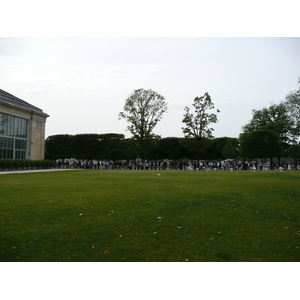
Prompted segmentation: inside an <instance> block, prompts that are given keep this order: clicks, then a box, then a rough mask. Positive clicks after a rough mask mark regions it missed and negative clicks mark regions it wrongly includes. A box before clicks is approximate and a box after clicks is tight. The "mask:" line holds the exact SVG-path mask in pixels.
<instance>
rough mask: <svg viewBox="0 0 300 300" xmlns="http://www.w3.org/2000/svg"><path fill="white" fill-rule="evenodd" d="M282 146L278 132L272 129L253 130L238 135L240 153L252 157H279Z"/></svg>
mask: <svg viewBox="0 0 300 300" xmlns="http://www.w3.org/2000/svg"><path fill="white" fill-rule="evenodd" d="M282 154H283V148H282V145H281V143H280V140H279V134H278V132H276V131H274V130H255V131H251V132H248V133H242V134H241V135H240V155H241V156H244V157H248V158H250V159H253V158H261V159H263V158H272V157H278V158H279V157H281V156H282Z"/></svg>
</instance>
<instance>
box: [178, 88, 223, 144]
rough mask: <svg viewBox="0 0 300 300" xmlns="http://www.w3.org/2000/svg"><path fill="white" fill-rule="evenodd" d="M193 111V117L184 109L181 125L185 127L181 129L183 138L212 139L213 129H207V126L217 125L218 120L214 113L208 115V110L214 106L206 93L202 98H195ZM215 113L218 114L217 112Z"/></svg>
mask: <svg viewBox="0 0 300 300" xmlns="http://www.w3.org/2000/svg"><path fill="white" fill-rule="evenodd" d="M192 105H193V107H194V109H195V115H194V114H192V113H190V109H189V108H188V107H187V106H186V107H185V109H184V110H185V114H184V118H183V120H182V123H184V124H185V127H182V130H183V133H184V135H185V137H189V138H197V139H199V140H201V139H202V138H203V137H207V138H212V131H213V130H214V129H213V128H209V127H208V126H209V124H211V123H217V122H218V118H217V115H216V114H214V113H208V110H211V109H214V108H215V107H214V104H213V102H212V101H211V97H210V96H209V94H208V93H205V94H204V95H203V96H202V97H196V98H195V99H194V103H193V104H192ZM217 112H220V111H219V110H217Z"/></svg>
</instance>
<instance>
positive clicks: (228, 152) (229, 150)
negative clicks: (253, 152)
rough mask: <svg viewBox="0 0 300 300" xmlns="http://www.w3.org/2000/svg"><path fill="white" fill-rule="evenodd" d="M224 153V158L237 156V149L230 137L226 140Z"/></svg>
mask: <svg viewBox="0 0 300 300" xmlns="http://www.w3.org/2000/svg"><path fill="white" fill-rule="evenodd" d="M222 155H223V157H224V158H233V159H234V158H236V156H237V153H236V149H234V147H233V146H232V144H231V141H230V140H229V139H227V141H226V144H225V146H224V148H223V151H222Z"/></svg>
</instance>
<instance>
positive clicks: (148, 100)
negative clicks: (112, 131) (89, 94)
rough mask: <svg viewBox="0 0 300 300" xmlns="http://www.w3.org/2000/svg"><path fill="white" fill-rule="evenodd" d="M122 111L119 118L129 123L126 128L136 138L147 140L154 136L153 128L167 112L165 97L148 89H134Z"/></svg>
mask: <svg viewBox="0 0 300 300" xmlns="http://www.w3.org/2000/svg"><path fill="white" fill-rule="evenodd" d="M123 110H124V112H120V113H119V119H125V120H126V121H127V122H128V123H130V125H129V126H128V127H127V129H128V130H129V131H130V132H131V133H132V135H133V138H134V139H136V140H147V139H149V138H152V137H153V136H154V134H153V129H154V127H155V126H156V125H157V123H158V122H159V121H160V120H161V119H162V116H163V114H164V113H165V112H167V110H168V107H167V103H166V102H165V98H164V97H163V96H161V95H159V94H158V93H157V92H154V91H152V90H151V89H150V90H144V89H139V90H134V91H133V93H132V94H131V95H130V96H129V97H128V98H127V99H126V102H125V105H124V107H123Z"/></svg>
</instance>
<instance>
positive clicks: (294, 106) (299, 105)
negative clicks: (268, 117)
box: [283, 78, 300, 138]
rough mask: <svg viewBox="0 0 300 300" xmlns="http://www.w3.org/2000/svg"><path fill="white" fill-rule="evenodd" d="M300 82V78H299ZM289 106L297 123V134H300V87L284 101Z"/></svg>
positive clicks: (290, 113)
mask: <svg viewBox="0 0 300 300" xmlns="http://www.w3.org/2000/svg"><path fill="white" fill-rule="evenodd" d="M298 83H300V78H298ZM283 104H284V105H286V107H287V111H288V115H289V116H290V118H291V119H292V120H293V122H294V125H295V135H296V136H297V137H298V138H299V136H300V118H299V116H300V88H299V89H298V90H295V91H292V92H290V93H289V94H288V95H287V96H286V97H285V101H284V102H283Z"/></svg>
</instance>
